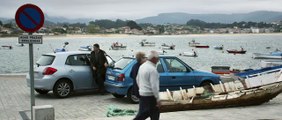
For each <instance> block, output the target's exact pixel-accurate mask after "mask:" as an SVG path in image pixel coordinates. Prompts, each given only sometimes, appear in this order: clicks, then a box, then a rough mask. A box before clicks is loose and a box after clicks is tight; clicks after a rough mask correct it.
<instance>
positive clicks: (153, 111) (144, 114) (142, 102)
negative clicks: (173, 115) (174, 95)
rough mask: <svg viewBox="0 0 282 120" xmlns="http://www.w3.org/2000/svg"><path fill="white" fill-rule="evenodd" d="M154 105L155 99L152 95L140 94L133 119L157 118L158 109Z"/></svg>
mask: <svg viewBox="0 0 282 120" xmlns="http://www.w3.org/2000/svg"><path fill="white" fill-rule="evenodd" d="M156 105H157V101H156V98H155V97H154V96H140V99H139V111H138V114H137V115H136V117H135V118H134V120H145V119H147V118H148V117H150V118H151V120H159V117H160V110H159V108H158V107H157V106H156Z"/></svg>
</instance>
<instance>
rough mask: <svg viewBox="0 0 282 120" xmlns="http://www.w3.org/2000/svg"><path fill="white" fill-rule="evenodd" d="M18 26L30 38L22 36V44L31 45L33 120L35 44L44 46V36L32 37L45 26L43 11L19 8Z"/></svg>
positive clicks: (25, 6) (16, 17)
mask: <svg viewBox="0 0 282 120" xmlns="http://www.w3.org/2000/svg"><path fill="white" fill-rule="evenodd" d="M15 20H16V23H17V25H18V26H19V27H20V28H21V29H22V30H23V31H25V32H28V33H29V34H28V36H23V35H22V36H20V37H19V43H20V44H29V61H30V62H29V76H30V105H31V120H33V106H35V99H34V69H33V44H42V36H35V35H32V33H33V32H36V31H37V30H39V29H40V28H41V27H42V26H43V24H44V14H43V12H42V10H41V9H40V8H39V7H38V6H36V5H33V4H25V5H22V6H21V7H19V8H18V10H17V12H16V16H15Z"/></svg>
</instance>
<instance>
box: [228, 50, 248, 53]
mask: <svg viewBox="0 0 282 120" xmlns="http://www.w3.org/2000/svg"><path fill="white" fill-rule="evenodd" d="M226 51H227V52H228V53H233V54H245V53H246V52H247V51H246V50H235V49H232V50H226Z"/></svg>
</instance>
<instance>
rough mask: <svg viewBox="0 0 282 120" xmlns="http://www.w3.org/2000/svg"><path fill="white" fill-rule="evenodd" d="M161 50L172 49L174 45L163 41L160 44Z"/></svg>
mask: <svg viewBox="0 0 282 120" xmlns="http://www.w3.org/2000/svg"><path fill="white" fill-rule="evenodd" d="M161 48H162V49H163V50H174V49H175V45H173V44H172V45H167V44H165V43H163V44H162V47H161Z"/></svg>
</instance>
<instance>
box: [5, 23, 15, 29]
mask: <svg viewBox="0 0 282 120" xmlns="http://www.w3.org/2000/svg"><path fill="white" fill-rule="evenodd" d="M3 27H5V28H12V27H13V25H12V23H7V24H4V25H3Z"/></svg>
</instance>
